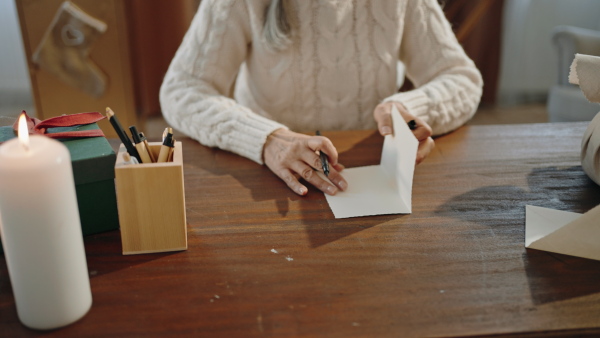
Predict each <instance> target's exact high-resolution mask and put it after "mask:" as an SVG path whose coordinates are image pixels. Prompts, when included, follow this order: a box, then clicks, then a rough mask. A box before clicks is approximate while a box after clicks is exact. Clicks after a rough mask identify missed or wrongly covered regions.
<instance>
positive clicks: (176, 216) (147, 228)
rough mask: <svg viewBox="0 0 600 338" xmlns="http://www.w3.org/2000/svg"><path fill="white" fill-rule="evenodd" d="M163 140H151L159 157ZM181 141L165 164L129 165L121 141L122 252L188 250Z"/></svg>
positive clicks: (118, 187)
mask: <svg viewBox="0 0 600 338" xmlns="http://www.w3.org/2000/svg"><path fill="white" fill-rule="evenodd" d="M160 147H161V143H160V142H151V143H149V148H150V151H152V152H153V154H154V155H156V157H155V158H158V154H159V152H160ZM181 147H182V146H181V142H176V143H175V147H174V150H173V159H172V161H170V162H163V163H142V164H126V163H125V160H124V159H123V153H124V152H126V150H125V147H124V146H123V145H122V144H121V147H120V149H119V153H118V155H117V161H116V163H115V180H116V191H117V207H118V211H119V223H120V227H121V243H122V245H123V254H124V255H131V254H142V253H151V252H165V251H179V250H186V249H187V228H186V216H185V193H184V189H183V158H182V151H181Z"/></svg>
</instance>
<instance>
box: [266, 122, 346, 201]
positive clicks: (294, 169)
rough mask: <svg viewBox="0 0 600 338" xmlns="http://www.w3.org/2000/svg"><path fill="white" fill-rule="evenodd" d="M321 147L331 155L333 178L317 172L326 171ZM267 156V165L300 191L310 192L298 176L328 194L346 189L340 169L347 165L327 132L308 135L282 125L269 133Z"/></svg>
mask: <svg viewBox="0 0 600 338" xmlns="http://www.w3.org/2000/svg"><path fill="white" fill-rule="evenodd" d="M319 151H323V152H325V153H326V154H327V155H328V156H327V157H328V161H329V176H328V178H329V181H330V182H329V181H327V180H324V179H322V178H321V177H320V176H319V175H317V173H316V172H315V170H319V171H322V165H321V159H320V157H319V155H318V154H319ZM263 158H264V162H265V164H266V165H267V167H269V169H271V171H273V173H275V175H277V176H279V178H281V179H282V180H283V181H284V182H285V183H286V184H287V186H288V187H289V188H290V189H292V190H293V191H294V192H295V193H296V194H298V195H301V196H302V195H306V193H307V192H308V189H307V188H306V186H304V185H303V184H302V183H300V181H299V180H298V179H299V178H300V177H302V178H303V179H304V180H305V181H307V182H308V183H310V184H312V185H313V186H315V187H316V188H317V189H319V190H321V191H322V192H324V193H326V194H328V195H335V194H336V193H337V191H338V189H340V190H342V191H343V190H346V188H347V187H348V183H347V182H346V180H345V179H344V178H343V177H342V175H340V173H339V172H340V171H342V170H343V169H344V166H343V165H341V164H339V163H338V162H337V160H338V154H337V150H336V149H335V147H334V146H333V143H331V141H330V140H329V139H328V138H326V137H324V136H308V135H304V134H299V133H295V132H293V131H290V130H287V129H278V130H276V131H274V132H273V133H271V134H270V135H269V136H268V137H267V141H266V142H265V146H264V148H263Z"/></svg>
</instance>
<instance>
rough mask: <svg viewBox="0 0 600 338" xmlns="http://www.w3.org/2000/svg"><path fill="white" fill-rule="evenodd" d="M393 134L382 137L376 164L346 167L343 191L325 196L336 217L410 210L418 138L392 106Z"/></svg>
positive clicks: (404, 212) (343, 172) (403, 212)
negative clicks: (381, 146)
mask: <svg viewBox="0 0 600 338" xmlns="http://www.w3.org/2000/svg"><path fill="white" fill-rule="evenodd" d="M392 120H393V127H394V134H393V135H387V136H385V139H384V141H383V149H382V153H381V162H380V164H379V165H373V166H366V167H358V168H347V169H344V170H343V171H342V172H341V174H342V176H343V177H344V178H345V179H346V181H347V182H348V189H346V191H339V192H338V193H337V194H336V195H335V196H330V195H325V197H326V198H327V202H328V203H329V207H330V208H331V211H333V215H334V216H335V218H348V217H359V216H369V215H384V214H409V213H411V212H412V205H411V199H412V182H413V174H414V170H415V162H416V158H417V148H418V145H419V141H417V139H416V138H415V136H414V135H413V133H412V131H411V130H410V129H409V128H408V126H407V124H406V122H405V121H404V119H403V118H402V116H401V115H400V112H398V109H396V107H395V106H394V107H393V108H392Z"/></svg>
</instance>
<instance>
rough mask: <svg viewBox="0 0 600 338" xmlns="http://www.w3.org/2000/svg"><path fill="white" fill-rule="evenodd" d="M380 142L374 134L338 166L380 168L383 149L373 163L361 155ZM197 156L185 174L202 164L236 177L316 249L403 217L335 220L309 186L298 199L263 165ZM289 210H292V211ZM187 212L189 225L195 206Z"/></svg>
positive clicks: (209, 153)
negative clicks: (294, 225)
mask: <svg viewBox="0 0 600 338" xmlns="http://www.w3.org/2000/svg"><path fill="white" fill-rule="evenodd" d="M378 142H379V144H383V138H382V137H381V136H380V135H379V134H378V133H377V131H373V133H372V134H369V136H367V137H366V138H365V139H363V140H361V141H359V142H357V144H355V145H354V146H353V147H352V148H351V149H348V150H346V151H343V152H341V153H340V154H339V162H340V163H343V164H344V165H345V166H346V167H358V166H365V165H373V164H379V160H380V155H381V154H380V151H381V150H380V149H381V146H380V147H379V156H373V157H375V158H373V159H370V160H365V159H364V156H362V155H361V152H362V154H363V155H364V152H365V151H370V149H371V148H372V147H373V144H375V145H377V144H378ZM369 145H370V146H369ZM197 154H198V155H197V156H202V157H204V160H203V161H195V160H194V159H193V158H186V162H187V163H188V164H184V171H185V165H190V163H202V167H201V168H202V169H203V170H207V171H209V172H210V173H211V174H213V175H217V176H221V175H229V176H231V177H233V178H234V179H235V180H236V181H237V182H238V183H239V184H241V185H242V186H243V187H244V188H246V189H247V190H248V191H249V192H250V194H251V196H252V200H253V201H257V202H262V201H268V200H273V201H274V203H275V205H276V207H277V212H278V213H279V215H280V216H281V219H280V220H277V221H278V222H283V223H285V222H287V221H288V220H289V222H291V223H294V222H297V220H298V219H299V220H300V222H301V224H302V225H304V228H305V230H306V233H307V234H308V240H309V245H310V246H311V247H313V248H316V247H319V246H322V245H324V244H327V243H331V242H333V241H336V240H338V239H341V238H344V237H347V236H349V235H352V234H354V233H356V232H359V231H361V230H364V229H367V228H370V227H373V226H375V225H377V224H381V223H384V222H387V221H389V220H391V219H394V218H397V217H401V215H382V216H371V217H358V218H349V219H335V217H334V216H333V213H332V212H331V209H330V208H329V205H328V203H327V200H326V199H325V195H324V194H323V193H322V192H321V191H319V190H318V189H316V188H315V187H313V186H312V185H310V184H308V183H306V182H303V184H305V185H306V186H307V187H308V194H307V195H306V196H298V195H297V194H295V193H294V192H293V191H291V190H290V189H289V188H288V187H287V185H286V184H285V183H284V182H283V181H282V180H281V179H280V178H279V177H277V176H276V175H275V174H274V173H273V172H271V170H269V168H267V167H266V166H264V165H263V166H258V165H257V166H255V167H252V169H248V168H249V166H248V163H243V162H245V161H250V160H248V159H246V158H243V157H241V156H238V155H235V154H233V153H229V152H225V151H222V150H218V149H211V148H203V149H202V150H201V151H200V152H197ZM206 157H211V160H210V161H206ZM369 157H371V156H369ZM238 163H239V165H238ZM188 186H193V184H192V183H191V182H188V181H186V195H187V194H189V193H193V194H202V193H203V192H202V191H201V189H195V190H192V189H188V188H187V187H188ZM294 204H298V205H294ZM290 206H293V207H292V208H291V210H290ZM187 208H188V211H192V212H188V222H189V221H190V218H191V217H193V216H192V214H193V210H190V208H193V206H190V205H188V206H187ZM298 213H299V214H298Z"/></svg>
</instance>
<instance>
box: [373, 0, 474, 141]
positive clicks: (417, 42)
mask: <svg viewBox="0 0 600 338" xmlns="http://www.w3.org/2000/svg"><path fill="white" fill-rule="evenodd" d="M407 2H408V4H407V9H406V14H405V17H404V20H405V24H404V25H405V26H404V34H403V37H402V42H401V45H400V55H399V57H400V60H402V61H403V62H404V64H405V65H406V76H407V77H408V78H409V79H410V80H411V81H412V82H413V84H414V85H415V88H416V89H414V90H412V91H408V92H403V93H397V94H394V95H392V96H390V97H388V98H386V99H385V100H384V101H398V102H401V103H402V104H403V105H404V106H405V107H406V108H407V110H408V111H409V112H410V113H412V114H414V115H416V116H419V117H421V118H422V119H423V120H424V121H425V122H427V123H428V124H429V125H430V126H431V128H432V129H433V134H434V135H440V134H444V133H447V132H449V131H452V130H454V129H456V128H458V127H460V126H461V125H463V124H464V123H465V122H467V121H468V120H469V119H470V118H471V117H472V116H473V114H475V111H476V109H477V106H478V104H479V101H480V99H481V93H482V87H483V80H482V78H481V74H480V73H479V70H478V69H477V68H476V67H475V64H474V63H473V61H471V59H469V57H468V56H467V55H466V54H465V52H464V50H463V48H462V47H461V46H460V44H459V43H458V41H457V40H456V37H455V35H454V33H453V32H452V29H451V28H450V24H449V23H448V21H447V20H446V18H445V16H444V13H443V12H442V10H441V8H440V6H439V5H438V3H437V2H436V0H410V1H407Z"/></svg>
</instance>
